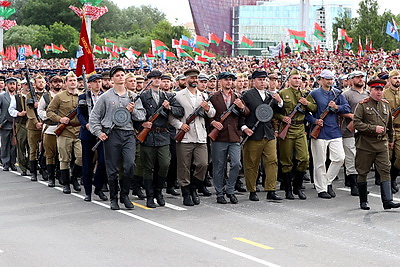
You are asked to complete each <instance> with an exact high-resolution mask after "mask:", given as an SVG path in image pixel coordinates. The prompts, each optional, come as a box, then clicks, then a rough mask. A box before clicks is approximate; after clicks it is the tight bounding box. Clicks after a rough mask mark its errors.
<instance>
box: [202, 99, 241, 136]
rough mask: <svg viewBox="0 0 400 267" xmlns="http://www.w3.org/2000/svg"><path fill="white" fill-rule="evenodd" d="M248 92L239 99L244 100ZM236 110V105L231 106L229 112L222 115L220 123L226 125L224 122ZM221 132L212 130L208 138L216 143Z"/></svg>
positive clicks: (215, 129) (226, 111)
mask: <svg viewBox="0 0 400 267" xmlns="http://www.w3.org/2000/svg"><path fill="white" fill-rule="evenodd" d="M247 92H248V91H246V92H244V93H243V94H242V95H241V96H240V98H239V99H242V98H243V96H244V95H245V94H246V93H247ZM235 108H236V105H235V104H232V105H230V106H229V108H228V109H227V110H225V111H224V113H222V114H221V117H220V120H219V122H220V123H224V121H225V120H226V119H227V118H228V117H229V116H230V115H231V114H232V112H233V113H235V111H234V109H235ZM219 132H220V130H218V129H217V128H214V129H212V131H211V132H210V133H209V134H208V137H210V139H211V140H213V141H215V140H216V139H217V137H218V135H219Z"/></svg>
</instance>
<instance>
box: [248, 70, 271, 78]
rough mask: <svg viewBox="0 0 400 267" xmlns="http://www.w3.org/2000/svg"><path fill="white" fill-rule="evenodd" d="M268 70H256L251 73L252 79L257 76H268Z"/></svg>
mask: <svg viewBox="0 0 400 267" xmlns="http://www.w3.org/2000/svg"><path fill="white" fill-rule="evenodd" d="M267 76H268V75H267V72H266V71H264V70H256V71H254V72H253V73H252V74H251V79H255V78H266V77H267Z"/></svg>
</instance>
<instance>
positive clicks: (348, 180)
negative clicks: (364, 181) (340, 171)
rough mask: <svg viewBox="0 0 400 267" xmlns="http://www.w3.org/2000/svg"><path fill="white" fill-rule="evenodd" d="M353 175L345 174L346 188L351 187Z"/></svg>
mask: <svg viewBox="0 0 400 267" xmlns="http://www.w3.org/2000/svg"><path fill="white" fill-rule="evenodd" d="M351 175H352V174H350V175H347V174H346V173H345V174H344V186H347V187H351V177H350V176H351Z"/></svg>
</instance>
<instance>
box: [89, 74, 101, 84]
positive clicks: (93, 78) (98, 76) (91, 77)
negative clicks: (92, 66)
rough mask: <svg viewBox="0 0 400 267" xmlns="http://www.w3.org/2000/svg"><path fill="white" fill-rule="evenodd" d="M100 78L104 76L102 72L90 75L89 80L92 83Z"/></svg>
mask: <svg viewBox="0 0 400 267" xmlns="http://www.w3.org/2000/svg"><path fill="white" fill-rule="evenodd" d="M100 79H103V76H101V75H100V74H93V75H90V77H89V79H88V82H90V83H91V82H95V81H97V80H100Z"/></svg>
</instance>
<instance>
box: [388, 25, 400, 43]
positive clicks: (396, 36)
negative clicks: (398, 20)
mask: <svg viewBox="0 0 400 267" xmlns="http://www.w3.org/2000/svg"><path fill="white" fill-rule="evenodd" d="M386 34H388V35H390V36H392V37H393V38H394V39H396V40H397V41H398V42H399V41H400V36H399V32H398V31H397V30H396V28H395V27H394V26H393V25H392V23H390V22H389V21H388V23H387V25H386Z"/></svg>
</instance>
